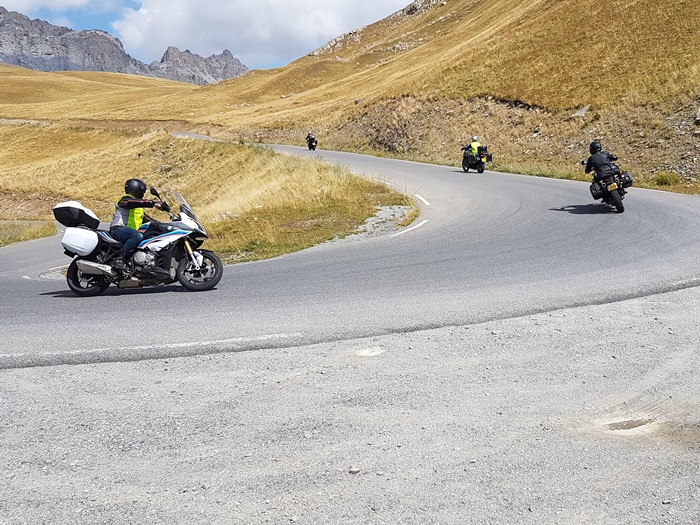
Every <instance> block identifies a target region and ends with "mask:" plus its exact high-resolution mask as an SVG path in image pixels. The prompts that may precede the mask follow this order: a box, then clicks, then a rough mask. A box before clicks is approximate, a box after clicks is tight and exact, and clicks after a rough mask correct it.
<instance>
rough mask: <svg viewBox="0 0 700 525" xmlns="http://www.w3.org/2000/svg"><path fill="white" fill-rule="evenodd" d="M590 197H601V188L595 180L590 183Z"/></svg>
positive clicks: (596, 198)
mask: <svg viewBox="0 0 700 525" xmlns="http://www.w3.org/2000/svg"><path fill="white" fill-rule="evenodd" d="M591 197H593V199H594V200H598V199H602V198H603V188H602V187H601V186H600V184H598V183H597V182H593V183H592V184H591Z"/></svg>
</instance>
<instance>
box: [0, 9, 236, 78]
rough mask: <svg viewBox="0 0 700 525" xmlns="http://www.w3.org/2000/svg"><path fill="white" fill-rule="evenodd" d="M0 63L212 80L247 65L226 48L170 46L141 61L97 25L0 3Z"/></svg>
mask: <svg viewBox="0 0 700 525" xmlns="http://www.w3.org/2000/svg"><path fill="white" fill-rule="evenodd" d="M0 62H5V63H7V64H11V65H16V66H21V67H25V68H28V69H33V70H37V71H104V72H112V73H127V74H132V75H143V76H149V77H157V78H164V79H168V80H175V81H178V82H187V83H190V84H197V85H203V84H210V83H214V82H219V81H221V80H227V79H230V78H235V77H237V76H240V75H242V74H243V73H245V72H246V71H248V68H247V67H246V66H245V65H244V64H243V63H242V62H241V61H240V60H238V59H237V58H236V57H234V56H233V55H232V54H231V52H230V51H229V50H228V49H225V50H224V51H223V52H222V53H220V54H218V55H211V56H210V57H207V58H204V57H201V56H199V55H197V54H195V53H191V52H190V51H189V50H185V51H180V50H179V49H178V48H176V47H169V48H168V49H167V50H166V51H165V53H164V54H163V58H161V60H160V62H158V61H154V62H151V63H150V64H144V63H143V62H140V61H139V60H136V59H135V58H133V57H131V56H130V55H128V54H127V53H126V52H125V51H124V46H123V45H122V43H121V41H119V39H117V38H115V37H113V36H112V35H110V34H109V33H107V32H105V31H100V30H84V31H74V30H72V29H69V28H67V27H62V26H55V25H53V24H50V23H48V22H45V21H43V20H38V19H35V20H30V19H29V18H28V17H27V16H25V15H23V14H21V13H17V12H14V11H8V10H7V9H5V8H4V7H2V6H0Z"/></svg>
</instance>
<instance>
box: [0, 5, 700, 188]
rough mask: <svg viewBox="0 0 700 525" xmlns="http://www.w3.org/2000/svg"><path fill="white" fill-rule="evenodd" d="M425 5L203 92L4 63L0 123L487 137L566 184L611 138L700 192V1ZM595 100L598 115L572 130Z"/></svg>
mask: <svg viewBox="0 0 700 525" xmlns="http://www.w3.org/2000/svg"><path fill="white" fill-rule="evenodd" d="M422 5H424V6H426V7H428V8H427V9H418V10H409V9H407V10H404V12H403V13H399V14H397V16H392V17H388V18H387V19H385V20H382V21H379V22H377V23H376V24H372V25H370V26H368V27H366V28H363V29H361V30H358V31H355V32H353V33H351V34H348V35H343V36H342V37H339V38H337V39H336V40H334V41H332V42H331V43H329V45H328V46H325V47H324V48H322V49H320V50H318V51H317V52H315V53H312V54H310V55H308V56H305V57H301V58H299V59H298V60H296V61H294V62H292V63H291V64H289V65H287V66H286V67H284V68H279V69H275V70H267V71H251V72H249V73H247V74H246V75H244V76H243V77H240V78H238V79H234V80H231V81H227V82H221V83H219V84H216V85H209V86H204V87H201V88H196V87H192V86H189V85H184V84H179V83H174V82H168V81H162V80H156V79H148V78H143V77H129V76H125V75H112V74H104V73H54V74H46V73H35V72H28V71H26V70H23V69H20V68H12V67H9V66H1V65H0V73H2V74H0V93H3V94H4V95H3V97H2V98H1V99H0V118H2V117H6V118H26V119H46V120H50V121H62V122H69V123H72V124H74V125H75V124H76V123H78V124H80V125H85V124H86V123H89V122H92V123H93V124H95V125H100V126H106V127H111V128H129V127H132V128H137V127H138V128H140V129H143V128H146V129H155V128H159V127H164V128H167V129H183V128H189V129H192V130H197V131H203V132H206V133H211V134H216V135H218V136H221V137H227V138H234V139H237V138H240V139H241V140H246V141H255V140H262V141H284V142H296V143H299V142H301V137H303V134H304V132H305V130H306V129H308V128H310V127H313V128H314V129H315V130H317V132H318V134H319V135H320V138H321V146H322V147H334V148H346V149H355V150H359V151H367V152H373V153H380V154H382V153H384V154H389V155H396V156H401V157H404V158H413V159H419V160H427V161H433V162H442V163H456V162H458V156H459V146H460V145H461V143H463V142H464V141H465V140H466V139H467V137H468V136H469V135H471V134H472V133H478V134H479V135H480V136H482V137H483V138H484V141H485V142H487V143H488V144H489V145H490V146H491V150H492V151H493V152H494V154H495V155H494V156H495V159H496V163H495V167H497V168H500V169H512V170H521V171H527V172H532V173H539V174H553V175H559V176H574V173H575V172H576V170H579V171H580V167H576V166H577V164H576V161H577V160H578V159H579V158H580V157H582V156H584V155H585V154H586V145H587V143H588V142H589V141H590V140H591V139H592V138H594V137H597V138H602V139H603V140H604V141H605V145H606V146H608V147H610V149H613V150H615V151H616V152H618V153H620V154H621V157H622V159H623V162H625V163H626V164H627V167H629V168H630V169H633V170H635V175H636V176H637V180H638V181H640V182H641V183H643V184H646V185H651V186H653V185H654V183H655V181H656V180H658V177H659V175H663V176H664V177H665V176H667V175H668V174H669V172H674V171H675V172H677V173H679V174H680V175H681V176H682V179H679V178H678V177H676V179H675V180H681V182H682V184H680V186H682V187H678V188H677V187H674V189H684V190H686V191H696V188H695V186H696V184H695V179H696V178H697V177H698V176H700V164H699V163H697V162H696V161H693V159H694V158H696V157H697V156H699V155H698V154H699V153H700V152H697V137H696V135H697V134H696V131H697V129H696V128H694V127H693V118H694V116H695V114H696V112H697V105H698V104H700V88H699V87H698V86H700V31H698V30H697V28H698V27H700V9H697V2H696V1H695V0H675V1H674V2H669V3H659V2H655V1H652V0H609V1H606V2H600V1H598V0H517V1H516V0H479V1H477V0H447V1H445V2H442V1H433V0H425V1H424V2H422ZM409 7H410V6H409ZM419 7H420V6H419ZM5 95H9V96H5ZM588 104H591V105H592V108H591V110H590V111H589V112H588V113H587V115H586V116H585V117H583V118H580V119H574V120H571V119H570V118H569V117H570V115H571V114H572V113H573V111H574V110H575V109H578V108H580V107H582V106H584V105H588ZM659 151H666V152H667V155H665V156H661V155H659V154H658V153H659ZM669 159H671V160H669ZM676 159H681V160H679V161H677V162H676V161H675V160H676ZM664 180H667V179H664ZM671 180H674V179H673V178H671ZM688 186H691V187H690V189H688Z"/></svg>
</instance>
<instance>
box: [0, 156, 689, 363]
mask: <svg viewBox="0 0 700 525" xmlns="http://www.w3.org/2000/svg"><path fill="white" fill-rule="evenodd" d="M279 149H282V150H287V151H292V152H296V153H302V154H309V152H308V151H307V150H303V149H301V148H283V147H279ZM314 154H317V155H320V156H323V157H324V158H325V159H327V160H329V161H331V162H338V163H341V164H343V165H346V166H348V167H350V169H352V170H353V171H354V172H356V173H360V174H364V175H366V176H370V177H375V178H378V179H380V180H383V181H385V182H386V183H389V184H393V185H394V186H395V187H396V188H397V189H398V190H400V191H403V192H407V193H409V194H412V195H417V196H418V197H417V199H418V201H419V203H420V206H421V215H420V218H419V219H418V221H416V223H415V224H414V225H412V227H410V228H407V231H404V232H397V233H400V234H399V235H396V234H394V235H387V236H381V237H376V238H370V239H365V240H363V241H362V242H344V243H330V244H326V245H322V246H318V247H316V248H313V249H310V250H306V251H304V252H301V253H296V254H292V255H288V256H285V257H281V258H278V259H275V260H269V261H264V262H258V263H254V264H240V265H234V266H230V267H227V268H226V271H225V274H224V278H223V279H222V281H221V284H220V285H219V286H218V288H217V289H216V290H214V291H211V292H209V293H206V294H196V293H185V292H184V291H183V290H182V289H181V288H179V287H177V286H171V287H167V288H165V287H163V288H154V289H144V290H141V291H133V290H126V291H120V290H118V289H116V288H114V287H112V288H110V290H109V291H108V293H106V294H104V295H102V296H100V297H97V298H78V297H75V296H74V295H73V294H72V293H71V292H70V291H69V290H68V288H67V285H66V284H65V283H64V282H62V281H61V280H60V279H58V280H56V279H45V278H41V277H40V276H41V275H42V274H45V271H46V270H47V269H48V268H51V267H55V266H58V265H61V264H66V263H68V262H69V261H68V258H67V257H65V256H63V254H62V249H61V247H60V244H59V241H60V239H59V238H58V237H56V238H52V239H49V240H46V241H35V242H34V243H29V244H27V245H20V246H11V247H7V248H3V249H1V250H0V279H2V282H3V289H4V292H5V293H3V294H2V296H1V298H0V309H2V311H3V316H2V319H1V320H0V329H2V331H3V332H5V333H11V334H12V337H11V338H4V339H3V340H1V341H0V367H14V366H31V365H38V364H61V363H90V362H103V361H121V360H125V359H147V358H152V357H166V356H182V355H193V354H202V353H213V352H228V351H237V350H250V349H256V348H280V347H288V346H297V345H303V344H312V343H317V342H323V341H338V340H344V339H352V338H360V337H368V336H372V335H381V334H390V333H398V332H409V331H412V330H419V329H425V328H434V327H442V326H459V325H465V324H470V323H476V322H482V321H487V320H492V319H503V318H510V317H515V316H521V315H526V314H530V313H536V312H543V311H549V310H554V309H558V308H566V307H571V306H578V305H586V304H601V303H606V302H612V301H618V300H621V299H626V298H631V297H639V296H644V295H649V294H652V293H658V292H663V291H668V290H674V289H681V288H684V287H687V286H694V285H695V284H697V279H698V277H700V272H698V270H697V261H698V260H699V256H700V245H699V244H698V243H697V242H696V239H697V232H698V231H700V206H698V204H699V202H700V199H699V198H698V197H694V196H692V197H691V196H684V195H675V194H669V193H662V192H654V191H645V190H639V189H634V190H633V192H632V193H631V194H630V195H629V196H628V199H626V201H625V202H626V204H627V211H626V212H625V213H624V214H621V215H618V214H614V213H611V212H610V210H609V208H608V207H607V206H603V205H601V204H599V203H595V202H593V201H592V200H591V199H590V195H589V193H588V188H587V184H585V183H579V182H570V181H561V180H553V179H541V178H534V177H526V176H519V175H509V174H502V173H489V172H486V173H485V174H481V175H479V174H475V173H469V174H465V173H463V172H462V171H461V170H460V169H459V168H454V167H445V166H432V165H424V164H417V163H410V162H400V161H392V160H386V159H378V158H372V157H363V156H359V155H352V154H343V153H333V152H322V153H321V152H315V153H314ZM49 341H50V344H47V342H49Z"/></svg>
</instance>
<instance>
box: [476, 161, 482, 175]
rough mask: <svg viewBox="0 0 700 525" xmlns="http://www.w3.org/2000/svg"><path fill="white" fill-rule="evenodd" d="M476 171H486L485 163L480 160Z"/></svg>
mask: <svg viewBox="0 0 700 525" xmlns="http://www.w3.org/2000/svg"><path fill="white" fill-rule="evenodd" d="M476 171H477V172H479V173H484V163H483V162H479V165H478V166H477V167H476Z"/></svg>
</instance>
